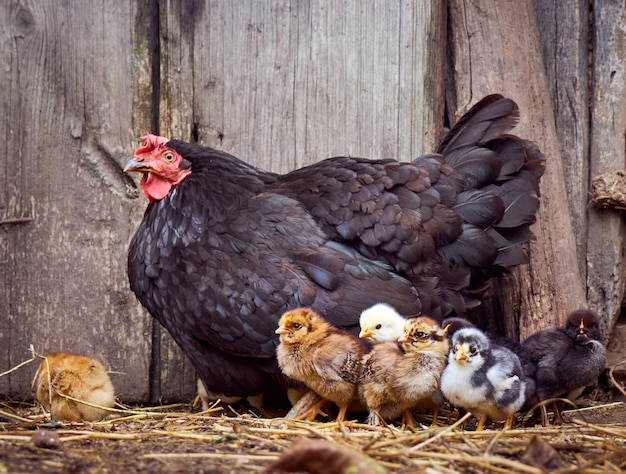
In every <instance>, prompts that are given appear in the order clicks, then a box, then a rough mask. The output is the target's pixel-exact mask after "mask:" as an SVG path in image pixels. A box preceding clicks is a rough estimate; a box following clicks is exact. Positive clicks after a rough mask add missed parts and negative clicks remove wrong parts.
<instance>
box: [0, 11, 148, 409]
mask: <svg viewBox="0 0 626 474" xmlns="http://www.w3.org/2000/svg"><path fill="white" fill-rule="evenodd" d="M138 14H139V12H138V10H137V4H135V3H134V2H121V1H119V2H116V4H115V6H114V8H110V5H109V4H108V3H105V2H72V3H71V4H70V3H69V2H68V3H63V4H62V5H61V4H59V2H55V1H52V0H51V1H36V2H15V1H10V2H1V4H0V23H1V24H2V31H3V34H2V35H0V55H1V56H0V61H1V64H2V67H1V70H2V73H0V81H1V84H2V85H1V90H2V93H1V97H2V99H1V100H2V108H3V113H2V114H1V115H0V130H1V131H2V137H3V138H2V143H3V145H2V148H3V156H2V167H0V176H2V178H0V179H2V184H4V186H3V188H2V190H1V192H0V196H1V197H0V220H7V219H8V220H10V219H13V218H21V217H26V218H28V219H32V220H28V221H26V222H23V223H20V224H5V225H2V226H0V252H1V254H0V261H1V262H2V264H1V269H0V278H1V279H2V285H1V286H0V351H1V352H0V353H1V354H2V355H1V356H0V357H1V358H0V372H2V371H4V370H7V369H9V368H11V367H14V366H15V365H17V363H19V362H21V361H23V360H25V359H28V357H29V352H28V347H29V345H30V344H32V345H33V346H34V348H35V350H36V351H38V352H39V353H42V354H45V353H47V352H49V351H56V350H63V351H77V352H81V353H84V354H86V355H89V356H93V357H97V358H98V359H101V360H103V362H104V363H105V364H106V366H108V367H110V368H111V369H113V370H117V371H122V372H124V375H115V376H114V381H115V383H116V385H117V386H118V387H120V388H121V389H120V395H122V396H126V395H127V396H128V397H129V398H130V399H136V400H139V399H145V398H147V394H148V379H147V377H146V376H145V374H146V373H147V372H148V369H149V363H150V339H149V336H150V333H151V326H152V321H151V320H150V318H148V317H147V316H146V314H145V313H144V312H143V310H141V309H140V308H139V307H138V306H137V304H136V301H135V299H134V297H133V295H132V294H131V293H130V292H129V291H128V284H127V279H126V275H125V266H126V250H125V249H126V248H127V245H128V242H129V239H130V236H131V234H132V232H133V230H134V228H135V226H136V224H137V221H138V220H139V219H140V217H141V207H142V206H140V204H139V199H138V192H137V189H136V187H135V185H134V183H133V182H132V181H131V180H129V179H128V178H127V177H126V176H125V175H124V174H123V173H122V171H121V165H122V164H123V163H124V160H125V159H126V158H127V157H128V154H129V152H130V150H132V146H133V145H134V133H133V130H132V128H131V124H132V123H133V117H134V116H135V114H137V115H139V113H140V112H138V111H137V110H135V109H134V108H133V88H132V78H133V74H132V73H133V70H132V62H131V57H132V54H131V53H132V51H133V45H134V41H135V37H134V34H135V21H136V19H137V18H138ZM35 368H36V367H35V366H30V367H28V368H27V369H24V370H20V371H16V372H15V373H13V374H11V375H9V376H5V377H2V378H0V394H4V395H6V394H8V395H11V396H13V397H15V398H21V397H25V396H26V395H27V393H28V389H29V386H30V381H31V377H32V375H33V373H34V371H35Z"/></svg>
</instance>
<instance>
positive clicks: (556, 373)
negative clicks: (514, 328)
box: [522, 309, 606, 426]
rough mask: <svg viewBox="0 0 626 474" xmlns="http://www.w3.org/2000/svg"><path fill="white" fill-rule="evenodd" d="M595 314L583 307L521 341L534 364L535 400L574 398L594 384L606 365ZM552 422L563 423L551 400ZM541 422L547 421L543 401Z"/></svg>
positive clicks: (557, 409)
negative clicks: (558, 324) (558, 325)
mask: <svg viewBox="0 0 626 474" xmlns="http://www.w3.org/2000/svg"><path fill="white" fill-rule="evenodd" d="M601 341H602V334H601V331H600V327H599V325H598V315H597V314H596V313H595V312H593V311H591V310H587V309H580V310H577V311H574V312H572V313H570V314H569V315H568V317H567V320H566V322H565V326H564V327H561V328H552V329H544V330H543V331H539V332H537V333H535V334H533V335H531V336H529V337H528V338H527V339H525V340H524V341H523V342H522V346H523V347H524V348H525V349H526V350H527V351H528V352H529V354H530V359H531V360H532V361H533V362H534V363H535V364H536V373H535V382H536V391H537V398H538V399H539V401H545V400H549V399H551V398H555V397H562V396H566V397H567V398H570V399H572V400H574V399H575V398H577V397H578V396H579V395H580V394H581V393H582V390H583V389H584V388H585V387H586V386H588V385H593V384H595V383H596V381H597V378H598V376H599V375H600V373H601V372H602V371H603V370H604V367H605V364H606V348H605V347H604V345H603V344H602V342H601ZM551 405H552V409H553V410H554V423H555V424H561V423H563V418H562V416H561V409H560V407H559V406H558V403H557V402H553V403H552V404H551ZM541 424H542V425H544V426H546V425H548V424H549V419H548V411H547V409H546V404H545V403H544V404H542V405H541Z"/></svg>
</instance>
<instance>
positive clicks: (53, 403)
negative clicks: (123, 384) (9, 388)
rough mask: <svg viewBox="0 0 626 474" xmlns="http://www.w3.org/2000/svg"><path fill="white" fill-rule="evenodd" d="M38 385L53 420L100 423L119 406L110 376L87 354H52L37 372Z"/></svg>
mask: <svg viewBox="0 0 626 474" xmlns="http://www.w3.org/2000/svg"><path fill="white" fill-rule="evenodd" d="M36 383H37V387H36V390H37V391H36V393H37V400H39V402H40V403H41V404H42V405H43V407H44V408H45V409H46V410H49V411H50V416H51V418H52V419H53V420H57V421H94V420H99V419H102V418H104V417H106V415H107V414H108V412H107V411H106V408H111V407H113V406H114V405H115V390H114V389H113V384H112V383H111V379H110V377H109V374H108V373H107V372H106V370H105V369H104V367H103V366H102V364H101V363H100V362H98V361H97V360H94V359H92V358H90V357H87V356H84V355H80V354H73V353H69V352H51V353H50V354H48V355H46V357H45V358H44V360H43V362H42V363H41V364H40V366H39V368H38V369H37V374H36ZM66 396H69V397H71V398H74V399H76V400H79V401H76V400H71V399H70V398H67V397H66ZM81 402H86V403H87V404H85V403H81ZM92 405H96V406H92ZM99 407H103V408H99Z"/></svg>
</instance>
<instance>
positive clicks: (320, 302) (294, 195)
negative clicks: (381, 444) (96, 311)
mask: <svg viewBox="0 0 626 474" xmlns="http://www.w3.org/2000/svg"><path fill="white" fill-rule="evenodd" d="M518 115H519V111H518V108H517V105H516V104H515V103H514V102H513V101H511V100H510V99H506V98H504V97H501V96H497V95H494V96H489V97H486V98H485V99H483V100H482V101H481V102H480V103H479V104H477V105H476V106H475V107H474V108H472V110H470V111H469V112H468V113H467V114H466V115H465V116H464V117H463V118H461V119H460V120H459V123H458V124H457V125H456V126H455V127H454V128H453V129H452V130H451V131H450V134H449V135H448V137H447V138H446V139H445V140H444V141H443V143H442V145H441V146H440V147H439V149H438V150H437V151H438V153H436V154H430V155H425V156H422V157H418V158H415V159H413V157H403V158H404V159H412V161H410V162H400V161H395V160H392V159H377V160H369V159H364V158H355V157H345V156H344V157H334V158H329V159H326V160H323V161H320V162H319V163H315V164H312V165H309V166H306V167H304V168H301V169H298V170H295V171H292V172H290V173H287V174H284V175H278V174H275V173H271V172H267V171H264V170H262V169H259V168H256V167H254V166H252V165H250V164H247V163H245V162H243V161H241V160H239V159H237V158H235V157H234V156H232V155H229V154H228V153H225V152H223V151H218V150H214V149H211V148H207V147H203V146H199V145H197V144H192V143H185V142H183V141H180V140H168V139H167V138H164V137H157V136H154V135H147V136H145V137H144V141H145V142H144V144H143V145H142V146H141V147H139V148H138V149H137V150H136V152H135V156H134V159H132V160H130V161H129V162H128V163H127V165H126V168H125V170H126V171H127V172H138V173H141V176H142V178H141V180H140V186H141V189H142V190H143V192H144V193H145V195H146V196H147V197H148V199H149V201H150V204H149V205H148V207H147V209H146V212H145V214H144V218H143V220H142V222H141V224H140V225H139V228H138V230H137V232H136V234H135V236H134V237H133V239H132V242H131V245H130V249H129V254H128V274H129V281H130V285H131V288H132V290H133V291H134V293H135V294H136V295H137V297H138V299H139V300H140V302H141V303H142V304H143V305H144V306H145V307H146V308H147V309H148V311H149V312H150V314H152V315H153V316H154V317H155V318H156V319H157V320H158V321H159V322H160V323H161V324H162V325H163V326H164V327H165V328H166V329H167V330H168V331H169V333H170V334H171V335H172V337H173V338H174V340H175V341H176V342H177V344H178V345H179V346H180V347H181V349H182V350H183V351H184V353H185V354H186V355H187V356H188V357H189V359H190V360H191V362H192V363H193V365H194V367H195V368H196V370H197V372H198V375H199V377H200V378H201V379H202V382H203V384H204V385H205V387H206V389H207V392H208V393H217V394H222V395H224V396H242V397H243V396H250V395H257V394H260V393H266V394H269V395H270V396H271V397H272V398H273V397H275V396H278V395H280V394H281V393H282V391H284V387H285V386H286V385H288V384H289V381H288V380H287V379H286V378H285V377H284V376H283V374H282V373H281V371H280V370H279V368H278V365H277V363H276V346H277V345H278V337H277V335H276V334H274V330H275V328H276V327H277V324H278V318H279V317H280V315H281V314H283V313H284V312H286V311H289V310H291V309H294V308H298V307H310V308H312V309H314V310H315V311H317V312H319V313H320V314H321V315H322V316H324V317H326V318H328V321H329V323H330V324H332V325H333V326H337V327H343V328H346V329H348V330H351V331H353V332H354V333H355V334H357V333H358V323H359V315H360V313H361V312H362V311H363V310H365V309H366V308H369V307H371V306H372V305H374V304H376V303H388V304H392V305H393V307H394V308H395V309H396V310H397V311H398V313H400V314H401V315H403V316H414V315H418V314H429V315H430V316H432V317H434V318H435V319H438V320H440V319H441V318H442V317H444V316H445V315H447V314H449V313H451V312H453V311H454V312H456V313H457V314H464V313H465V311H466V310H467V308H470V307H473V306H475V305H476V304H478V301H479V298H480V296H481V293H482V291H484V289H485V288H486V285H485V282H486V281H488V280H489V278H491V277H492V276H494V275H498V274H499V273H501V272H502V271H503V269H505V268H508V267H510V266H512V265H517V264H519V263H524V262H525V261H526V256H525V254H524V249H525V246H526V244H527V242H528V241H529V240H530V238H531V233H530V231H529V225H530V224H531V223H532V222H533V221H534V219H535V217H534V216H535V212H536V210H537V208H538V205H539V200H538V183H539V179H540V177H541V175H542V173H543V169H544V159H543V155H542V154H541V152H540V151H539V150H538V149H537V147H536V146H535V145H534V144H533V143H531V142H529V141H526V140H523V139H520V138H518V137H515V136H512V135H509V134H508V131H509V130H510V129H511V128H512V127H513V126H514V125H515V123H516V121H517V119H518Z"/></svg>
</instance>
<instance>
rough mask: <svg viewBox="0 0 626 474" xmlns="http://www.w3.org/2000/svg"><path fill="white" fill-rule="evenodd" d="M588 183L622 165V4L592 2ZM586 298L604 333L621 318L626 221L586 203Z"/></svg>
mask: <svg viewBox="0 0 626 474" xmlns="http://www.w3.org/2000/svg"><path fill="white" fill-rule="evenodd" d="M593 13H594V23H593V26H594V33H593V36H594V47H593V67H592V84H593V89H592V94H591V111H592V113H591V124H592V127H591V148H590V154H589V156H590V166H589V170H590V175H589V176H588V177H586V179H587V180H588V182H590V180H591V179H593V177H595V176H597V175H599V174H602V173H606V172H608V171H617V170H622V169H624V168H625V167H626V142H625V140H624V133H625V131H626V66H625V65H626V30H625V29H624V25H625V24H626V5H624V3H623V2H611V1H606V0H598V1H595V2H594V9H593ZM588 213H589V214H588V215H589V228H588V232H587V234H586V238H587V253H586V258H587V299H588V300H589V304H590V306H591V307H593V308H595V309H597V311H598V312H599V313H600V314H602V315H603V316H604V318H605V326H604V329H605V334H606V333H608V332H609V331H610V330H611V328H612V327H613V324H614V322H615V321H616V319H617V318H618V316H619V313H620V309H621V305H622V301H623V299H624V291H625V285H626V266H625V265H624V256H625V253H626V252H625V251H626V248H625V242H624V239H625V238H626V221H625V220H624V215H623V214H622V213H617V212H615V211H611V210H597V209H595V208H593V207H588Z"/></svg>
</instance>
